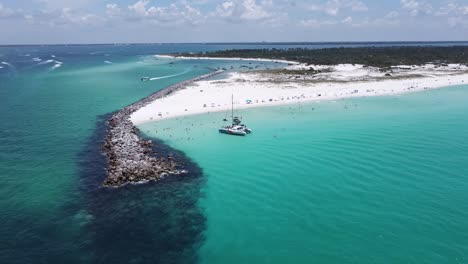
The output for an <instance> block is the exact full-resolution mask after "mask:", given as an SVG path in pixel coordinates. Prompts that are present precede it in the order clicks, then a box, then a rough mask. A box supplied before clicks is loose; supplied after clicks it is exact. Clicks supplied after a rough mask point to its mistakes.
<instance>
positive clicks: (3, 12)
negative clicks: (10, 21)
mask: <svg viewBox="0 0 468 264" xmlns="http://www.w3.org/2000/svg"><path fill="white" fill-rule="evenodd" d="M18 16H20V11H17V10H13V9H11V8H8V7H5V6H3V5H2V4H1V3H0V19H1V18H13V17H18Z"/></svg>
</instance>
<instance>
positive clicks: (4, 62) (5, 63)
mask: <svg viewBox="0 0 468 264" xmlns="http://www.w3.org/2000/svg"><path fill="white" fill-rule="evenodd" d="M2 64H3V65H6V66H9V67H12V68H13V65H12V64H11V63H8V62H6V61H2Z"/></svg>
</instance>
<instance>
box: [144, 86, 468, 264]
mask: <svg viewBox="0 0 468 264" xmlns="http://www.w3.org/2000/svg"><path fill="white" fill-rule="evenodd" d="M467 99H468V87H466V86H465V87H457V88H449V89H441V90H435V91H430V92H421V93H415V94H407V95H403V96H391V97H378V98H361V99H353V100H340V101H337V102H321V103H309V104H296V105H292V106H281V107H273V108H258V109H251V110H242V111H239V112H238V114H240V115H242V116H243V117H244V122H246V123H247V124H248V125H249V126H250V127H252V128H253V129H254V133H253V134H251V135H249V136H247V137H233V136H227V135H223V134H219V133H217V128H218V127H219V126H221V124H222V122H221V120H222V119H223V118H224V116H225V113H217V114H213V113H211V114H205V115H200V116H193V117H186V118H180V119H178V120H166V121H162V122H158V123H152V124H146V125H143V126H142V127H141V128H142V130H143V131H144V132H145V133H146V134H147V135H149V136H153V137H158V138H160V139H163V140H164V142H165V143H167V144H169V145H170V146H173V147H175V148H177V149H180V150H182V151H184V152H185V153H186V154H187V155H188V156H189V157H192V158H193V160H194V161H195V162H196V163H197V164H198V165H200V166H201V167H202V168H203V169H204V175H205V177H206V185H204V188H203V193H204V194H205V196H204V197H203V198H202V199H201V201H200V206H201V207H202V208H203V211H204V214H205V215H206V217H207V227H206V231H205V232H204V233H205V237H206V240H205V242H204V243H203V246H202V247H201V250H200V258H201V263H310V262H318V263H388V262H392V263H464V262H466V261H467V258H468V255H467V252H468V239H467V237H466V234H467V233H468V225H467V223H468V206H467V204H466V200H467V199H468V192H467V190H468V138H467V135H468V105H467V104H466V101H467Z"/></svg>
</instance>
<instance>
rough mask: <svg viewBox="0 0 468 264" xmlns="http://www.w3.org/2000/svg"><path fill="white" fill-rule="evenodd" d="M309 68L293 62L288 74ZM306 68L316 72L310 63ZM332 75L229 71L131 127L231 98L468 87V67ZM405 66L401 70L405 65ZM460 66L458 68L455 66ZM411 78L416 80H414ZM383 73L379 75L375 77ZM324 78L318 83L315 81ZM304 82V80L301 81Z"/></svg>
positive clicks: (289, 100) (257, 102) (266, 100)
mask: <svg viewBox="0 0 468 264" xmlns="http://www.w3.org/2000/svg"><path fill="white" fill-rule="evenodd" d="M300 67H309V66H305V65H299V64H295V65H293V66H290V67H289V68H290V70H296V69H297V68H300ZM310 67H316V68H320V66H317V65H314V66H310ZM333 67H335V68H334V69H335V70H336V69H338V70H336V71H333V72H325V73H323V74H321V75H316V76H314V77H312V78H311V79H307V80H295V79H294V80H291V77H294V78H297V77H298V76H297V75H296V76H295V75H294V74H291V75H285V76H281V75H278V74H275V75H271V74H262V73H252V72H247V73H239V72H235V73H231V74H230V75H229V77H228V78H226V79H222V80H210V81H207V80H202V81H198V82H194V83H192V84H191V85H189V86H187V87H186V88H185V89H183V90H180V91H178V92H176V93H174V94H172V95H171V96H169V97H166V98H161V99H158V100H157V101H153V102H152V103H150V104H148V105H146V106H145V107H142V108H141V109H139V110H138V111H136V112H135V113H133V114H132V115H131V116H130V120H131V121H132V123H133V124H134V125H137V126H138V125H141V124H144V123H149V122H156V121H158V120H164V119H169V118H176V117H182V116H189V115H197V114H204V113H209V112H221V111H227V110H229V109H231V94H234V100H235V101H234V107H235V109H246V108H254V107H266V106H276V105H287V104H295V103H306V102H316V101H333V100H339V99H346V98H356V97H370V96H383V95H397V94H404V93H409V92H417V91H424V90H429V89H438V88H443V87H449V86H456V85H464V84H468V67H466V66H460V65H451V66H447V67H446V68H443V69H440V68H434V67H431V66H430V65H425V66H420V67H419V68H415V67H413V66H410V68H412V69H411V70H402V71H400V72H399V71H395V72H394V73H393V74H395V76H396V77H385V76H386V75H385V74H386V73H381V72H378V71H377V70H376V69H373V68H372V67H364V66H362V65H357V66H356V65H353V66H351V65H335V66H333ZM405 67H406V66H405ZM460 67H462V68H460ZM415 74H421V76H417V77H415ZM380 75H382V76H380ZM317 76H319V77H323V78H324V80H317V78H315V77H317ZM304 79H305V77H304Z"/></svg>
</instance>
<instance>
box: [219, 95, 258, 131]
mask: <svg viewBox="0 0 468 264" xmlns="http://www.w3.org/2000/svg"><path fill="white" fill-rule="evenodd" d="M231 118H232V124H231V125H229V126H223V127H221V128H220V129H218V131H219V133H222V134H228V135H233V136H245V135H247V134H250V133H252V129H250V128H248V127H247V126H246V125H244V124H242V121H241V120H240V118H239V117H237V116H234V95H232V107H231ZM224 121H227V119H226V118H225V119H224Z"/></svg>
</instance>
